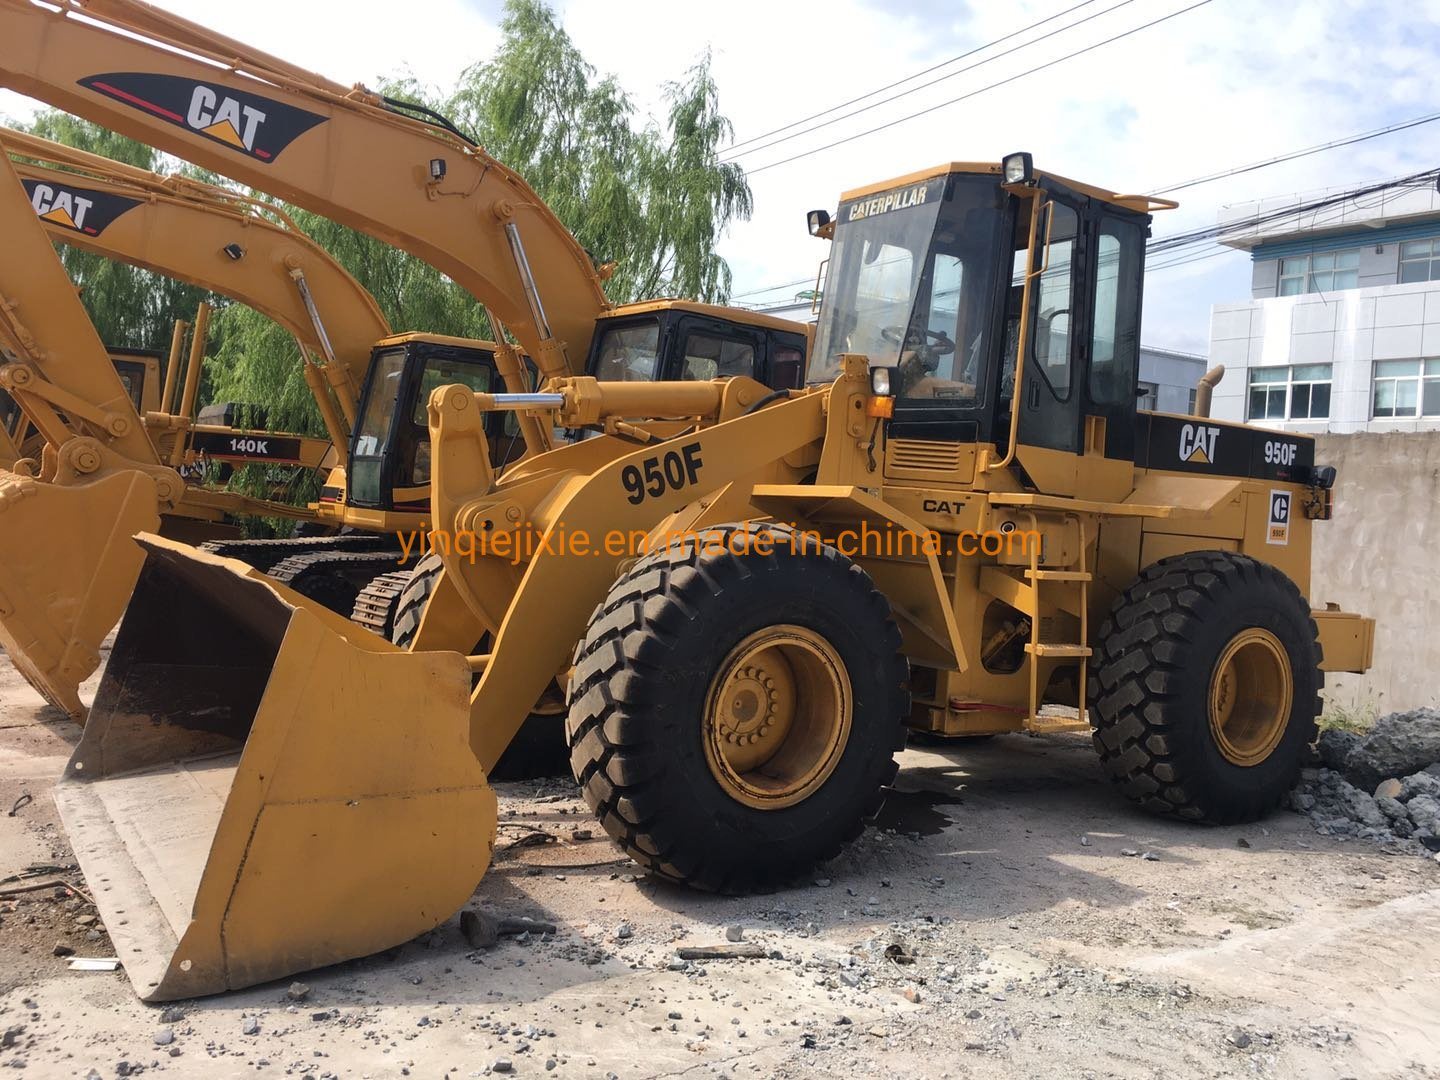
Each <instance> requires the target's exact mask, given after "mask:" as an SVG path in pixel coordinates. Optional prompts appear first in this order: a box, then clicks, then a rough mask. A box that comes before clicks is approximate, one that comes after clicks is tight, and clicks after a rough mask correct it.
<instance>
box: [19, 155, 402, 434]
mask: <svg viewBox="0 0 1440 1080" xmlns="http://www.w3.org/2000/svg"><path fill="white" fill-rule="evenodd" d="M0 140H3V142H4V145H5V147H6V148H7V149H8V151H9V152H10V154H11V155H12V157H14V158H16V161H15V169H16V172H17V173H19V175H20V180H21V183H22V184H23V185H24V186H25V191H26V194H27V195H29V197H30V202H31V205H32V206H33V207H34V211H35V213H36V214H37V215H38V216H39V218H40V220H41V222H43V223H44V225H45V227H46V229H47V230H48V231H49V233H50V236H51V239H53V240H56V241H58V242H60V243H63V244H66V245H69V246H71V247H76V248H80V249H82V250H85V251H90V252H94V253H96V254H99V255H103V256H105V257H106V258H110V259H116V260H119V261H122V262H125V263H129V264H130V265H132V266H138V267H142V268H144V269H146V270H152V271H155V272H156V273H160V274H164V275H166V276H167V277H172V278H175V279H177V280H180V281H184V282H186V283H188V284H190V285H195V286H197V287H199V288H202V289H207V290H209V291H211V292H215V293H219V294H220V295H222V296H228V297H230V298H231V299H232V300H237V301H239V302H240V303H243V304H246V305H247V306H249V307H252V308H254V309H255V310H256V311H259V312H260V313H261V314H263V315H266V316H268V317H269V318H271V319H273V320H274V321H275V322H276V323H278V324H279V325H281V326H282V327H284V328H285V329H286V330H288V331H289V332H290V333H291V334H292V335H293V336H294V337H295V339H296V340H297V341H298V342H299V343H300V345H301V347H302V349H303V350H304V351H305V352H306V353H308V354H309V355H312V356H315V357H318V358H320V360H321V365H320V367H319V368H318V370H316V371H315V372H313V373H312V372H310V371H307V373H306V374H307V381H309V382H310V383H311V389H312V390H313V391H314V392H315V395H316V402H317V404H318V405H320V408H321V413H322V415H324V416H325V417H326V420H327V428H328V429H329V433H330V437H331V439H332V441H333V442H335V444H336V445H337V446H340V447H343V446H344V445H345V444H346V440H347V438H348V435H349V428H350V427H351V426H353V424H354V421H355V415H356V409H357V407H358V402H359V393H360V387H361V386H362V385H363V384H364V381H365V372H366V368H367V366H368V364H369V362H370V350H371V347H372V346H373V345H374V343H375V342H376V341H379V340H380V339H382V338H384V337H387V336H389V334H390V326H389V324H388V323H387V322H386V320H385V316H384V315H383V314H382V313H381V311H380V308H379V305H377V304H376V303H375V299H374V297H372V296H371V295H370V293H369V292H368V291H366V290H365V288H364V287H363V286H361V285H360V283H359V282H358V281H356V280H355V279H354V278H353V277H351V276H350V274H349V273H347V272H346V271H345V269H344V267H342V266H341V265H340V264H339V263H337V262H336V261H335V260H334V258H332V257H331V256H330V254H329V253H328V252H327V251H325V249H324V248H322V247H320V245H318V244H316V243H315V242H314V241H312V240H311V239H310V238H309V237H308V236H306V235H305V234H304V233H303V232H302V231H301V230H300V229H299V228H298V227H297V226H296V225H295V224H294V223H293V222H291V221H290V220H289V219H288V218H287V217H286V216H285V215H284V213H283V212H282V211H280V210H279V209H278V208H273V207H269V206H267V205H265V204H262V203H259V202H257V201H256V200H253V199H248V198H246V197H244V196H241V195H238V194H236V193H234V192H228V191H225V190H223V189H221V188H217V187H213V186H211V185H209V184H203V183H200V182H199V181H194V180H188V179H185V178H181V177H162V176H159V175H156V174H155V173H151V172H148V171H146V170H144V169H137V168H135V167H133V166H129V165H123V164H121V163H119V162H116V161H111V160H110V159H109V158H103V157H100V156H98V155H95V154H89V153H86V152H84V151H82V150H75V149H73V148H71V147H67V146H62V145H60V144H58V143H53V142H50V141H48V140H46V139H40V138H37V137H35V136H33V135H26V134H23V133H21V132H16V131H4V132H0ZM24 159H33V160H24ZM34 161H43V162H47V163H54V164H56V165H62V166H64V168H54V167H51V166H50V165H41V164H35V163H34ZM316 375H322V381H321V382H319V383H318V384H317V382H316V380H315V376H316ZM327 384H328V387H329V389H327V388H326V387H327ZM332 392H333V394H334V400H335V402H336V404H338V406H339V412H340V414H341V416H343V418H344V422H343V424H340V423H336V422H335V421H334V412H335V410H334V409H333V408H332V407H331V406H330V405H329V403H328V399H329V395H330V393H332Z"/></svg>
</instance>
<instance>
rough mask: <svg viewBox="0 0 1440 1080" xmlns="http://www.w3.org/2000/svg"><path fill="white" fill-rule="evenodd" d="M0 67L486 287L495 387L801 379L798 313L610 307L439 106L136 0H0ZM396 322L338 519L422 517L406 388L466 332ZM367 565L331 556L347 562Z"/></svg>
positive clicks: (446, 361) (538, 438)
mask: <svg viewBox="0 0 1440 1080" xmlns="http://www.w3.org/2000/svg"><path fill="white" fill-rule="evenodd" d="M0 85H4V86H6V87H9V88H10V89H14V90H16V91H19V92H21V93H25V94H29V95H31V96H34V97H37V98H39V99H41V100H44V101H46V102H48V103H49V104H51V105H54V106H57V107H59V108H63V109H66V110H67V111H70V112H73V113H75V114H77V115H81V116H84V117H86V118H88V119H90V120H93V121H96V122H99V123H103V124H105V125H106V126H107V127H110V128H112V129H113V130H115V131H118V132H121V133H123V134H126V135H129V136H131V137H133V138H137V139H141V140H144V141H146V142H148V143H150V144H151V145H153V146H156V147H158V148H161V149H163V150H165V151H167V152H170V153H174V154H176V155H178V156H181V157H183V158H185V159H187V160H190V161H192V162H194V163H196V164H198V165H201V166H203V167H206V168H210V169H213V170H215V171H217V172H219V173H221V174H224V175H226V176H229V177H231V178H233V179H235V180H238V181H240V182H242V183H245V184H248V185H251V186H253V187H255V188H257V189H260V190H262V191H265V192H267V193H269V194H271V195H274V196H277V197H279V198H282V199H285V200H287V201H289V202H291V203H294V204H295V205H298V206H301V207H304V208H306V209H309V210H312V211H315V212H317V213H320V214H324V215H326V216H328V217H330V218H332V219H334V220H335V221H338V222H340V223H342V224H345V225H347V226H350V227H352V228H355V229H358V230H360V231H362V232H365V233H368V234H369V235H372V236H375V237H377V238H379V239H381V240H384V241H386V242H388V243H391V244H394V245H395V246H397V247H399V248H402V249H403V250H405V251H408V252H410V253H411V254H413V255H415V256H417V257H419V258H421V259H422V260H424V261H426V262H428V263H430V264H431V265H432V266H434V267H436V268H437V269H439V270H441V271H442V272H443V273H445V274H446V275H448V276H449V277H451V278H452V279H453V280H455V281H456V282H457V283H458V284H459V285H461V286H462V287H463V288H465V289H466V290H467V291H469V292H470V293H472V294H473V295H474V296H475V297H476V298H477V299H479V300H480V301H481V303H482V304H484V305H485V307H486V310H487V313H488V315H489V321H490V324H491V326H492V327H493V328H495V329H496V333H497V337H499V338H500V339H501V342H500V344H498V345H497V346H496V347H495V350H494V353H493V363H494V366H495V369H496V370H497V371H498V372H499V374H500V377H501V379H502V381H503V383H504V385H505V387H506V388H507V389H508V390H510V391H511V392H529V391H531V390H532V389H533V388H534V387H533V384H534V382H535V381H536V380H535V379H532V378H531V376H530V374H529V370H527V367H528V365H527V361H526V360H525V359H524V358H523V356H522V353H523V354H524V355H528V357H530V358H531V362H532V363H533V365H534V370H536V372H537V376H538V379H539V380H545V379H550V378H554V377H559V376H568V375H574V374H580V373H582V372H585V371H587V370H589V371H592V372H593V373H595V374H596V375H597V376H599V377H601V378H602V379H606V380H613V379H621V380H636V379H644V378H650V379H654V378H665V377H689V378H704V377H707V376H708V375H710V374H718V375H725V374H745V375H750V376H753V377H756V378H758V379H760V380H762V381H767V382H769V383H772V384H773V385H775V386H777V387H785V386H794V385H798V383H799V381H800V378H801V371H802V365H803V361H804V357H805V349H806V344H807V338H806V329H805V327H803V326H800V325H798V324H794V323H788V322H785V321H782V320H778V319H771V318H768V317H766V316H763V315H757V314H754V313H749V312H737V311H731V310H729V309H724V308H717V307H713V306H711V305H704V304H694V303H689V302H685V301H654V302H647V303H641V304H636V305H627V306H625V307H622V308H616V307H612V306H611V305H610V304H609V303H608V301H606V299H605V297H604V294H603V292H602V290H601V280H602V278H603V276H607V275H608V268H607V267H601V268H599V269H598V270H597V268H596V267H595V266H594V265H593V264H592V262H591V260H590V259H589V257H588V256H587V255H586V254H585V252H584V251H583V249H581V248H580V246H579V245H578V244H577V243H576V241H575V239H574V238H573V237H572V236H571V235H570V233H569V232H568V231H567V230H566V229H565V228H564V227H563V225H562V224H561V223H560V222H559V221H558V220H557V219H556V218H555V216H554V214H553V213H552V212H551V211H550V209H549V208H548V207H547V206H546V205H545V204H544V202H543V201H541V200H540V199H539V198H538V197H537V196H536V195H535V193H534V192H533V191H531V190H530V188H529V187H528V186H527V185H526V184H525V183H524V181H523V180H522V179H521V178H520V177H518V176H517V175H516V174H515V173H514V172H513V171H512V170H510V169H508V168H506V167H505V166H504V165H503V164H502V163H500V162H498V161H496V160H495V159H494V158H492V157H490V156H489V155H488V154H486V153H485V152H484V151H483V149H481V148H480V147H478V146H475V145H474V144H473V143H471V142H470V141H469V140H468V139H466V138H465V136H463V135H462V134H461V133H460V132H459V131H458V130H456V129H455V128H454V126H453V125H451V124H450V123H449V122H448V121H446V120H445V119H444V118H443V117H439V116H437V115H435V114H433V113H431V112H429V111H428V110H426V109H424V108H423V107H420V106H416V105H413V104H410V103H407V102H403V101H398V100H394V99H390V98H385V97H382V96H381V95H378V94H375V93H372V92H370V91H368V90H365V89H364V88H355V87H346V86H343V85H341V84H338V83H335V82H332V81H330V80H327V79H325V78H323V77H321V76H318V75H315V74H313V73H311V72H307V71H304V70H302V69H299V68H296V67H294V66H293V65H290V64H288V63H286V62H285V61H283V60H280V59H278V58H276V57H272V56H269V55H267V54H264V53H261V52H258V51H256V50H254V49H251V48H249V47H247V46H245V45H243V44H242V43H240V42H237V41H234V40H232V39H229V38H226V37H224V36H222V35H218V34H215V33H213V32H211V31H209V30H206V29H205V28H203V27H200V26H197V25H196V24H194V23H190V22H188V21H186V20H183V19H180V18H179V17H177V16H173V15H170V14H169V13H167V12H163V11H160V10H158V9H156V8H153V7H151V6H149V5H146V4H143V3H139V2H137V0H83V2H82V0H67V2H66V3H62V4H37V3H31V2H29V0H3V2H0ZM182 99H183V100H182ZM402 337H403V338H404V340H403V341H401V342H396V343H394V344H392V345H391V346H390V347H388V348H387V349H383V350H378V349H377V350H376V351H375V352H374V353H373V354H372V359H371V363H370V367H369V369H368V371H367V375H366V381H365V383H364V385H363V386H362V388H361V395H360V401H359V404H358V407H357V422H356V425H355V428H354V430H353V431H352V433H351V445H350V453H349V454H348V455H347V461H346V467H345V471H344V472H343V473H340V474H339V475H337V474H335V473H332V477H334V478H335V481H336V482H335V483H334V484H331V485H327V488H326V489H325V490H324V491H323V492H322V503H324V502H329V503H334V504H336V505H342V506H343V516H344V519H345V521H346V522H347V523H349V524H352V525H354V526H355V527H358V528H363V529H368V530H370V531H373V532H388V531H393V530H396V529H404V528H414V527H417V526H418V524H419V520H423V518H424V515H425V511H426V508H427V506H428V500H429V487H428V478H429V469H430V448H429V442H428V440H427V439H426V438H425V437H424V432H425V425H424V417H425V406H424V401H425V397H426V395H427V394H428V392H429V390H430V389H431V388H433V387H434V386H436V385H439V383H440V382H443V381H448V380H449V379H453V378H456V377H457V372H456V371H455V365H456V364H457V363H459V362H461V361H464V360H466V359H467V358H468V356H467V350H469V349H471V348H473V347H474V345H475V343H473V342H463V341H456V340H454V339H442V338H435V337H433V336H430V335H423V334H416V335H402ZM511 338H513V339H514V342H515V344H513V345H512V344H511V343H510V339H511ZM436 359H438V361H439V368H440V369H439V370H437V367H436V365H435V364H433V363H431V361H433V360H436ZM462 381H467V382H470V383H471V384H472V385H475V380H474V379H473V378H462ZM476 388H479V387H478V386H477V387H476ZM502 422H509V423H510V424H512V425H514V426H515V427H518V429H519V436H520V439H521V441H522V443H523V445H524V447H525V448H526V452H527V453H538V452H541V451H543V450H545V449H547V448H549V447H550V446H551V445H552V443H553V433H552V431H551V430H550V429H549V428H547V427H546V426H545V423H544V422H542V421H541V419H539V418H538V417H534V416H531V415H529V414H526V413H516V414H513V415H511V416H509V417H506V418H504V419H503V421H502ZM342 479H343V486H342V484H341V482H340V481H341V480H342ZM316 557H319V556H312V555H310V554H305V555H301V556H298V558H300V559H304V560H309V559H312V558H316ZM352 558H359V556H358V555H356V556H352ZM379 569H382V567H380V566H378V565H377V566H375V567H358V566H355V565H353V564H352V565H351V566H350V570H352V571H355V572H356V573H357V574H358V573H369V572H372V571H378V570H379ZM418 576H419V578H420V580H418V581H415V582H412V584H413V585H414V586H415V588H414V589H413V590H411V594H412V602H411V603H410V604H409V605H408V610H409V611H410V612H412V613H413V612H416V611H418V610H420V609H421V608H422V607H423V608H425V609H428V607H429V601H430V599H431V598H432V597H434V596H442V597H445V598H446V601H445V602H446V603H447V604H448V606H449V608H450V610H451V612H452V614H453V615H454V616H455V620H454V621H453V622H452V623H451V625H450V627H449V630H448V635H449V636H452V637H453V638H454V641H456V642H464V644H459V645H457V646H456V647H458V648H463V649H470V648H472V647H473V646H474V643H475V642H477V641H479V640H480V638H481V636H483V634H484V633H485V628H484V625H483V624H482V623H479V622H477V621H475V620H473V619H471V618H469V617H468V616H465V615H464V614H462V613H463V612H464V611H465V610H466V609H464V608H463V607H458V608H457V607H456V605H455V604H454V603H453V602H451V601H453V600H454V596H453V591H452V590H451V588H450V587H449V586H448V584H447V583H446V581H445V575H444V573H443V572H439V571H438V564H436V563H435V562H434V561H433V560H432V561H431V562H430V563H429V564H428V566H427V567H426V568H425V573H424V574H421V575H418ZM407 580H408V579H407ZM382 585H383V589H384V593H383V595H381V596H380V597H378V598H371V601H372V602H371V610H372V612H373V616H372V617H371V619H370V620H369V621H370V623H371V624H372V625H375V624H376V623H382V624H383V623H385V622H387V621H388V620H389V619H390V618H391V617H392V615H393V613H394V612H395V611H396V610H397V607H396V605H397V604H399V603H401V602H402V601H404V599H405V597H403V596H401V595H399V593H400V589H401V583H400V582H396V581H394V580H393V578H392V579H391V580H390V581H387V582H385V583H382ZM359 607H360V605H359V604H358V603H357V610H358V609H359ZM4 617H5V616H3V615H0V619H3V618H4ZM396 621H397V634H398V633H399V630H400V628H399V627H398V619H397V620H396ZM415 625H416V623H415V616H414V615H413V614H412V615H411V616H410V617H409V618H407V620H406V633H405V634H404V635H403V636H406V637H413V633H414V629H415ZM437 625H438V622H437ZM92 644H94V643H92Z"/></svg>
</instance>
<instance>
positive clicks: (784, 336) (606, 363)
mask: <svg viewBox="0 0 1440 1080" xmlns="http://www.w3.org/2000/svg"><path fill="white" fill-rule="evenodd" d="M807 346H808V341H807V335H806V331H805V327H804V326H802V325H801V324H799V323H794V322H790V321H788V320H785V319H777V318H775V317H773V316H770V315H765V314H762V313H760V312H750V311H742V310H739V309H736V308H725V307H717V306H715V305H712V304H700V303H692V302H690V301H687V300H656V301H647V302H643V303H638V304H626V305H624V306H622V307H619V308H616V309H615V310H614V311H612V312H609V313H607V314H606V315H605V316H603V317H602V318H601V319H600V320H599V322H598V323H597V325H596V328H595V335H594V337H593V338H591V341H590V354H589V356H588V358H587V361H586V365H585V372H586V374H587V375H592V376H594V377H595V378H596V379H599V380H600V381H601V382H689V381H696V380H699V381H704V380H708V379H718V378H728V377H733V376H737V375H743V376H746V377H747V378H751V379H755V380H757V381H758V382H762V383H764V384H765V385H767V386H769V387H771V388H773V389H776V390H783V389H794V388H798V387H799V386H800V385H801V382H802V377H803V372H804V368H805V354H806V352H807Z"/></svg>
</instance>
